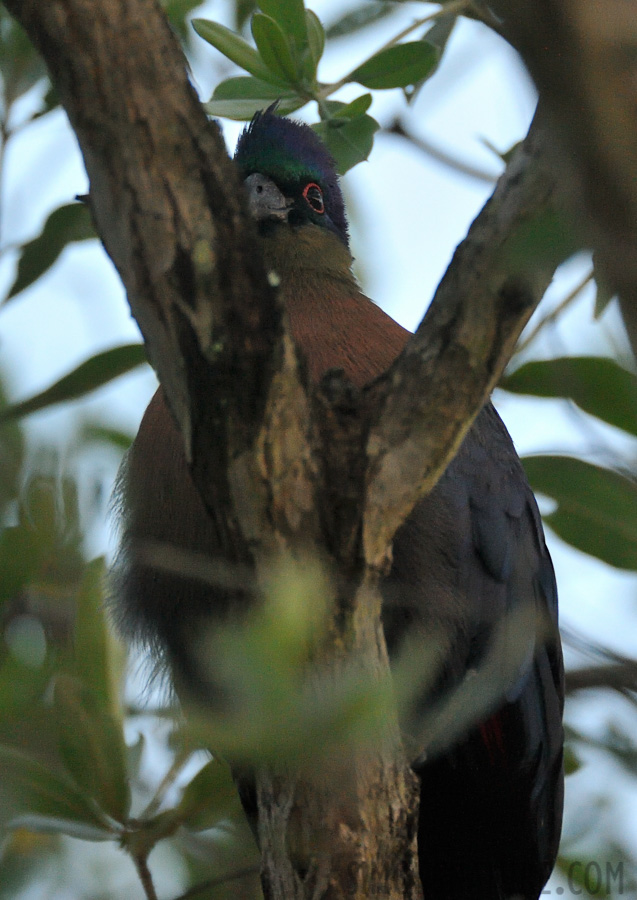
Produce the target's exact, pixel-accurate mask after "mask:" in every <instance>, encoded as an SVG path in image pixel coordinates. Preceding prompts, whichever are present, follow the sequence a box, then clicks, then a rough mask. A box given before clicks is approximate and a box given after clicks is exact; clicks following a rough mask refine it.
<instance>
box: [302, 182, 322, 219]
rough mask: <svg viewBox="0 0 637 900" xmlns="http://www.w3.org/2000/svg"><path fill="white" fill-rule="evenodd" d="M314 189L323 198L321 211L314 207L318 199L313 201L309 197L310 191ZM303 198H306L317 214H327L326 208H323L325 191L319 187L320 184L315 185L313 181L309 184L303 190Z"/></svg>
mask: <svg viewBox="0 0 637 900" xmlns="http://www.w3.org/2000/svg"><path fill="white" fill-rule="evenodd" d="M312 188H315V189H316V190H317V191H318V192H319V194H320V195H321V196H320V204H321V208H320V209H319V208H318V207H317V206H315V205H314V204H315V203H316V202H317V201H318V198H312V199H310V198H309V197H308V193H309V192H310V190H311V189H312ZM303 196H304V197H305V199H306V200H307V202H308V203H309V204H310V206H311V207H312V209H313V210H314V212H317V213H323V212H325V208H324V206H323V191H322V190H321V189H320V187H319V186H318V184H315V183H314V182H313V181H311V182H310V183H309V184H306V185H305V187H304V188H303Z"/></svg>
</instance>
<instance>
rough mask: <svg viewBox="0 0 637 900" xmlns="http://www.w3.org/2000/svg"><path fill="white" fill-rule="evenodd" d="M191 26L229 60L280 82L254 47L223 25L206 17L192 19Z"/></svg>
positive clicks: (260, 75) (275, 81)
mask: <svg viewBox="0 0 637 900" xmlns="http://www.w3.org/2000/svg"><path fill="white" fill-rule="evenodd" d="M192 26H193V28H194V29H195V31H196V32H197V34H198V35H199V37H202V38H203V39H204V41H208V43H209V44H212V46H213V47H215V48H216V49H217V50H219V52H220V53H223V55H224V56H227V58H228V59H229V60H231V61H232V62H233V63H235V64H236V65H237V66H240V67H241V68H242V69H245V70H246V72H249V73H250V74H251V75H254V76H255V77H256V78H261V79H262V80H263V81H268V82H270V83H271V84H281V80H280V79H279V78H278V77H277V76H276V75H275V74H274V72H271V71H270V69H269V68H268V67H267V66H266V65H265V63H264V62H263V60H262V59H261V57H260V56H259V54H258V53H257V51H256V50H255V49H254V47H251V46H250V44H248V43H247V41H244V40H243V38H242V37H240V36H239V35H238V34H235V32H234V31H231V30H230V29H229V28H226V26H225V25H220V24H219V23H218V22H209V21H208V20H207V19H193V20H192Z"/></svg>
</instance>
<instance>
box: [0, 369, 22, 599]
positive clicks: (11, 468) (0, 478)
mask: <svg viewBox="0 0 637 900" xmlns="http://www.w3.org/2000/svg"><path fill="white" fill-rule="evenodd" d="M6 406H7V398H6V394H5V390H4V385H3V384H2V382H1V381H0V415H2V411H3V410H4V409H6ZM24 452H25V441H24V435H23V434H22V429H21V427H20V425H19V424H18V423H17V422H13V423H11V424H7V426H6V427H5V428H3V429H2V430H1V431H0V461H1V464H0V515H2V514H3V513H4V510H5V507H6V505H7V504H8V503H10V502H11V501H12V500H15V499H16V498H17V496H18V494H19V492H20V487H21V481H22V478H21V473H22V464H23V461H24ZM0 571H1V569H0ZM0 593H1V590H0Z"/></svg>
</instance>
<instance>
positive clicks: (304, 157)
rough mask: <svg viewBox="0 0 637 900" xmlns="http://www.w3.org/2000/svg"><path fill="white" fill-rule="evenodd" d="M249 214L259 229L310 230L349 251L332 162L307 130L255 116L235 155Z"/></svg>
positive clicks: (270, 114)
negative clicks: (334, 239)
mask: <svg viewBox="0 0 637 900" xmlns="http://www.w3.org/2000/svg"><path fill="white" fill-rule="evenodd" d="M234 158H235V162H236V164H237V165H238V166H239V169H240V171H241V174H242V175H243V178H244V181H245V185H246V188H247V191H248V202H249V206H250V212H251V213H252V215H253V216H254V217H255V219H256V220H257V222H258V223H259V226H260V227H261V228H262V229H263V230H264V231H266V230H269V229H273V228H277V227H280V226H285V227H287V228H288V229H293V230H296V229H300V228H302V227H303V226H305V225H316V226H318V227H319V228H324V229H327V230H328V231H331V232H333V233H334V234H335V235H336V236H337V237H338V238H339V239H340V240H341V241H342V242H343V244H344V245H345V247H349V239H348V230H347V219H346V216H345V204H344V202H343V195H342V193H341V189H340V187H339V183H338V175H337V174H336V169H335V166H334V160H333V159H332V157H331V156H330V154H329V152H328V150H327V148H326V147H325V145H324V144H323V142H322V141H321V139H320V138H319V137H318V135H317V134H315V133H314V131H312V129H311V128H310V127H309V125H305V124H304V123H302V122H295V121H293V120H292V119H285V118H282V117H281V116H277V115H276V113H275V112H274V108H273V107H269V108H268V109H265V110H262V111H261V112H258V113H257V114H256V115H255V116H254V118H253V119H252V121H251V122H250V124H249V125H248V126H247V127H246V128H245V129H244V131H243V133H242V134H241V137H240V138H239V142H238V144H237V149H236V152H235V157H234Z"/></svg>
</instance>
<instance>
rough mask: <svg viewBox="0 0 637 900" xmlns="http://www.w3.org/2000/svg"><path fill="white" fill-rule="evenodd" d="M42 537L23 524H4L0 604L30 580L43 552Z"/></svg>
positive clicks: (0, 547) (0, 551)
mask: <svg viewBox="0 0 637 900" xmlns="http://www.w3.org/2000/svg"><path fill="white" fill-rule="evenodd" d="M44 549H45V548H43V546H42V539H41V536H40V535H39V534H37V533H36V531H35V530H34V529H30V528H26V527H24V525H16V526H14V527H12V528H4V529H3V530H2V532H1V533H0V572H2V578H1V579H0V605H1V604H2V603H3V602H5V601H7V600H12V599H14V598H15V597H17V596H19V594H20V591H21V590H22V588H24V587H25V586H26V585H27V584H29V583H30V582H31V581H32V580H34V578H35V576H36V574H37V572H38V570H39V567H40V560H41V558H42V555H43V552H44Z"/></svg>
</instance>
